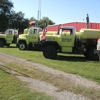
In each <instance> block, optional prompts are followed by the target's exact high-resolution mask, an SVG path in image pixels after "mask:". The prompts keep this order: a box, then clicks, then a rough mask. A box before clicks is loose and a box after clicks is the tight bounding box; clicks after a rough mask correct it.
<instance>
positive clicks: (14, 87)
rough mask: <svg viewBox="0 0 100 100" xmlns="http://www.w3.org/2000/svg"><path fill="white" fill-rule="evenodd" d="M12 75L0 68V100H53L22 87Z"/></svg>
mask: <svg viewBox="0 0 100 100" xmlns="http://www.w3.org/2000/svg"><path fill="white" fill-rule="evenodd" d="M23 84H24V83H22V82H20V81H19V80H18V79H17V78H15V77H14V76H13V75H11V74H9V73H7V72H5V71H3V70H2V69H1V68H0V100H54V99H52V98H51V97H49V96H46V95H45V94H43V93H39V92H36V91H33V90H30V89H28V88H27V87H24V86H23Z"/></svg>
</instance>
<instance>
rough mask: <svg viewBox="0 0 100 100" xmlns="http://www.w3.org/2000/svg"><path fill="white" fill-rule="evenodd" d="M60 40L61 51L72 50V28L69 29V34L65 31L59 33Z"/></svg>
mask: <svg viewBox="0 0 100 100" xmlns="http://www.w3.org/2000/svg"><path fill="white" fill-rule="evenodd" d="M60 42H61V43H60V45H61V47H62V52H72V48H73V47H74V43H75V36H74V35H73V34H72V30H70V33H69V34H67V32H66V34H61V39H60Z"/></svg>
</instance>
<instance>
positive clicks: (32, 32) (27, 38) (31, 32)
mask: <svg viewBox="0 0 100 100" xmlns="http://www.w3.org/2000/svg"><path fill="white" fill-rule="evenodd" d="M48 34H49V35H53V34H56V32H47V33H46V35H48ZM41 36H42V29H41V28H38V27H31V28H29V29H24V32H23V34H21V35H19V37H18V39H17V46H18V48H19V49H20V50H26V49H35V50H40V49H41V43H40V41H41Z"/></svg>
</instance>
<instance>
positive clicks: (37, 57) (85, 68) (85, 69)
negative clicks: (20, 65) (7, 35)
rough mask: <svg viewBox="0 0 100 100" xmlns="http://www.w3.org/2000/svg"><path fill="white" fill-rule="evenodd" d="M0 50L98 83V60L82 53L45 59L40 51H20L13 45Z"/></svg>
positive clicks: (99, 79)
mask: <svg viewBox="0 0 100 100" xmlns="http://www.w3.org/2000/svg"><path fill="white" fill-rule="evenodd" d="M0 52H4V53H7V54H11V55H14V56H17V57H20V58H24V59H27V60H28V61H32V62H37V63H40V64H44V65H46V66H49V67H52V68H55V69H57V70H61V71H64V72H67V73H71V74H76V75H80V76H83V77H86V78H88V79H91V80H93V81H96V82H98V83H100V62H99V61H90V60H87V59H86V58H85V57H84V56H83V55H74V54H58V57H57V58H56V59H46V58H44V56H43V54H42V51H28V50H25V51H21V50H19V49H18V48H15V47H13V46H12V47H10V48H7V47H5V48H0Z"/></svg>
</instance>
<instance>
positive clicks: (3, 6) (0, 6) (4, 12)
mask: <svg viewBox="0 0 100 100" xmlns="http://www.w3.org/2000/svg"><path fill="white" fill-rule="evenodd" d="M12 7H13V3H12V2H10V1H9V0H0V30H1V31H4V30H5V29H6V28H7V27H8V24H9V16H10V12H11V10H12Z"/></svg>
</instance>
